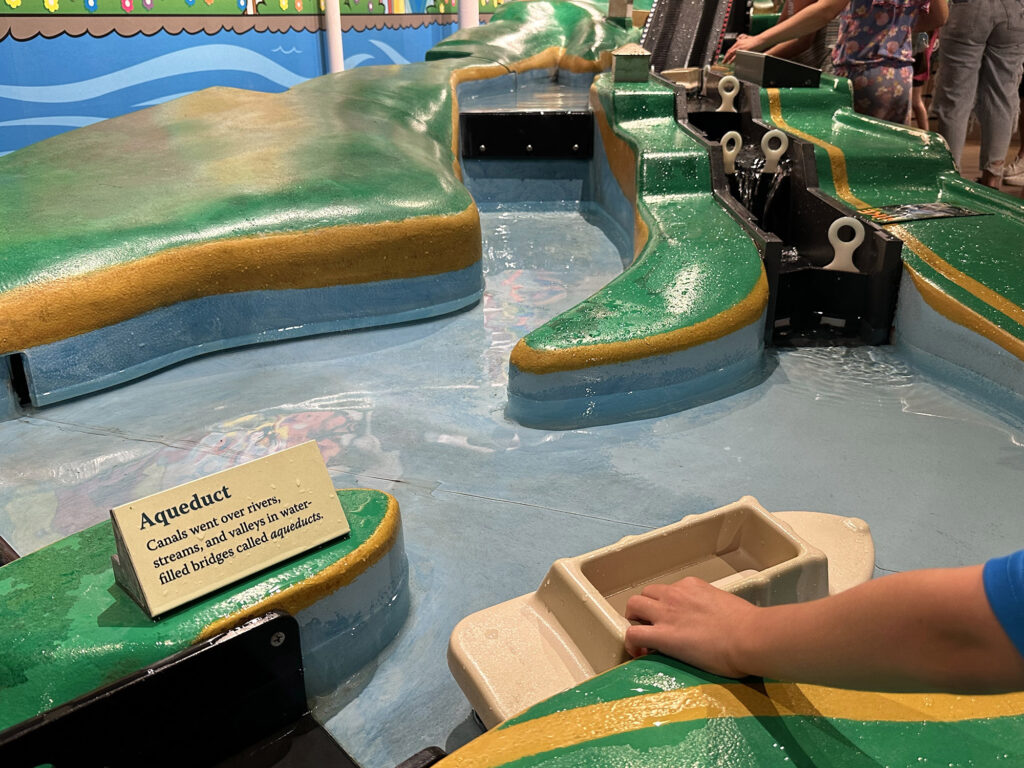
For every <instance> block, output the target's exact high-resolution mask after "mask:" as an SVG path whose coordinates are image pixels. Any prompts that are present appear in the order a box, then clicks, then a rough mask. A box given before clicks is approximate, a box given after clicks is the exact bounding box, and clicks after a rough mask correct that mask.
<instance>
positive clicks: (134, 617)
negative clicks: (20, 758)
mask: <svg viewBox="0 0 1024 768" xmlns="http://www.w3.org/2000/svg"><path fill="white" fill-rule="evenodd" d="M338 498H339V500H340V501H341V504H342V509H344V510H345V516H346V517H347V518H348V521H349V524H350V526H351V529H352V530H351V533H350V534H349V536H348V537H346V538H344V539H340V540H338V541H336V542H334V543H331V544H328V545H327V546H325V547H323V548H321V549H318V550H315V551H313V552H311V553H309V554H306V555H303V556H301V557H299V558H297V559H295V560H292V561H289V562H286V563H283V564H281V565H278V566H275V567H273V568H270V569H268V570H267V571H264V572H263V573H260V574H257V575H256V576H253V577H250V578H247V579H245V580H243V581H241V582H239V583H237V584H234V585H232V586H230V587H228V588H226V589H223V590H221V591H220V592H217V593H215V594H213V595H211V596H210V597H207V598H204V599H201V600H199V601H197V602H195V603H192V604H191V605H189V606H187V607H185V608H183V609H181V610H179V611H176V612H173V613H171V614H170V615H168V616H166V617H164V618H161V619H159V620H157V621H154V620H152V619H150V618H149V617H148V616H147V615H146V614H145V613H144V612H143V611H142V609H141V608H140V607H139V606H138V605H136V604H135V603H134V602H133V601H132V599H131V598H130V597H129V596H128V594H127V593H126V592H124V590H122V589H121V588H120V587H119V586H118V585H117V584H116V583H115V582H114V573H113V571H112V569H111V567H110V556H111V555H113V554H114V551H115V549H114V535H113V530H112V528H111V524H110V522H109V521H108V522H105V523H100V524H99V525H95V526H93V527H92V528H87V529H86V530H84V531H82V532H81V533H76V534H74V535H73V536H69V537H67V538H66V539H61V540H60V541H57V542H55V543H54V544H51V545H50V546H48V547H44V548H43V549H41V550H39V551H38V552H33V553H32V554H29V555H26V556H24V557H22V558H19V559H18V560H15V561H14V562H13V563H8V564H7V565H5V566H3V568H0V601H2V604H3V616H4V620H3V622H0V648H3V649H4V651H3V654H2V656H0V690H2V691H3V695H2V696H0V731H2V730H4V729H6V728H9V727H11V726H14V725H17V724H18V723H20V722H22V721H23V720H26V719H28V718H31V717H34V716H35V715H37V714H40V713H42V712H45V711H46V710H48V709H50V708H51V707H54V706H57V705H58V704H63V703H65V702H67V701H70V700H71V699H73V698H75V697H77V696H81V695H83V694H85V693H88V692H89V691H91V690H93V689H94V688H97V687H99V686H102V685H105V684H108V683H111V682H114V681H116V680H119V679H120V678H122V677H124V676H126V675H128V674H131V673H132V672H136V671H138V670H140V669H143V668H145V667H146V666H147V665H149V664H153V663H155V662H157V661H160V660H161V659H164V658H166V657H168V656H170V655H172V654H174V653H176V652H178V651H180V650H182V649H184V648H187V647H188V646H190V645H192V644H193V643H196V642H198V641H199V640H201V639H204V638H205V637H207V636H209V633H210V632H211V631H217V629H218V628H219V629H220V631H223V630H226V629H228V628H229V626H225V621H224V620H225V619H228V622H227V624H229V625H231V626H237V625H238V624H241V623H242V622H244V621H245V620H247V619H250V618H253V617H254V616H260V615H263V614H264V613H266V612H268V611H270V610H273V609H274V608H289V607H290V608H292V609H293V610H294V609H295V607H296V606H295V605H292V603H293V602H294V603H296V604H297V605H298V606H301V605H302V604H303V603H305V602H308V600H309V595H308V594H306V595H303V594H302V593H303V592H304V591H305V590H306V589H307V588H309V589H312V590H313V592H314V594H315V593H316V592H317V590H319V589H321V587H320V585H319V584H318V583H317V582H318V579H321V578H323V575H324V574H325V573H329V572H330V571H331V570H332V569H335V570H337V571H338V572H339V576H340V581H342V582H343V581H344V580H346V579H347V580H349V581H350V580H352V579H354V578H355V577H356V576H358V575H359V574H360V573H361V572H363V571H364V570H365V569H366V568H368V567H369V566H370V565H372V564H373V562H374V561H375V559H376V558H379V557H380V556H382V554H383V553H384V551H386V549H387V548H389V547H390V546H391V545H392V544H393V543H394V542H395V540H396V537H397V536H398V519H397V518H398V510H397V506H396V505H394V499H393V498H392V497H390V496H389V495H388V494H386V493H383V492H381V491H370V490H345V491H339V492H338ZM375 537H376V538H375ZM368 542H369V546H368ZM361 548H362V549H361ZM368 549H370V550H373V551H372V552H370V551H367V550H368ZM402 557H403V558H404V554H403V555H402ZM332 586H333V589H337V588H339V587H340V586H341V584H340V583H339V582H338V580H335V582H334V583H333V585H332ZM329 591H333V590H332V589H328V593H329ZM290 593H294V596H292V594H290Z"/></svg>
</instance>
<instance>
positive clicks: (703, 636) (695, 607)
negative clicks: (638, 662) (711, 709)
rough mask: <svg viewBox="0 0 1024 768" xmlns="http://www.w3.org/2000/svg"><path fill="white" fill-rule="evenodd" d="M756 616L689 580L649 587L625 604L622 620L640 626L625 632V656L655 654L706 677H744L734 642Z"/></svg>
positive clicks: (705, 585) (735, 599)
mask: <svg viewBox="0 0 1024 768" xmlns="http://www.w3.org/2000/svg"><path fill="white" fill-rule="evenodd" d="M757 610H758V609H757V608H756V607H754V606H753V605H751V604H750V603H748V602H747V601H746V600H744V599H743V598H741V597H736V596H735V595H731V594H729V593H728V592H723V591H722V590H720V589H717V588H716V587H713V586H711V585H710V584H708V583H707V582H706V581H702V580H700V579H696V578H693V577H690V578H685V579H683V580H681V581H677V582H676V583H675V584H652V585H650V586H647V587H644V590H643V592H642V593H641V594H639V595H634V596H633V597H631V598H629V601H628V602H627V603H626V618H627V619H629V620H630V621H640V622H643V623H642V624H637V625H634V626H632V627H630V628H629V629H627V630H626V650H627V651H628V652H629V653H630V654H631V655H633V656H640V655H642V654H644V653H648V652H650V651H659V652H661V653H664V654H666V655H668V656H674V657H675V658H677V659H681V660H682V661H685V662H687V663H688V664H692V665H694V666H696V667H700V668H701V669H705V670H707V671H708V672H713V673H715V674H718V675H723V676H725V677H743V676H744V675H745V674H746V673H745V672H744V671H743V670H742V669H741V668H740V667H739V666H738V665H737V664H736V661H735V654H734V649H735V640H736V639H737V638H742V637H743V636H744V633H745V632H747V629H746V628H745V627H746V623H747V619H748V617H750V616H751V615H752V614H753V612H756V611H757Z"/></svg>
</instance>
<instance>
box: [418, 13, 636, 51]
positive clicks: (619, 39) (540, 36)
mask: <svg viewBox="0 0 1024 768" xmlns="http://www.w3.org/2000/svg"><path fill="white" fill-rule="evenodd" d="M607 8H608V5H607V3H596V2H588V0H572V2H514V3H506V4H505V5H502V6H501V7H500V8H499V9H498V11H497V12H496V13H495V14H494V16H492V17H491V20H490V21H489V22H488V23H487V24H485V25H484V26H482V27H477V28H474V29H470V30H463V31H460V32H456V33H455V34H454V35H452V36H451V37H448V38H446V39H444V40H442V41H441V42H440V43H438V44H437V45H435V46H434V47H433V48H431V49H430V50H429V51H428V52H427V56H426V58H427V61H428V62H429V61H433V60H437V59H445V58H449V57H455V58H458V57H463V56H474V57H477V58H481V59H486V60H488V61H492V62H495V63H499V64H505V65H511V64H513V63H515V62H518V61H522V60H523V59H526V58H528V57H530V56H534V55H536V54H538V53H540V52H541V51H544V50H546V49H548V48H560V49H563V50H564V51H565V53H566V54H567V55H569V56H577V57H580V58H582V59H587V60H592V61H596V60H597V59H598V57H599V56H600V53H601V52H602V51H612V50H614V49H615V48H618V47H619V46H620V45H623V44H625V43H627V42H633V41H636V40H639V38H640V30H639V29H634V30H626V29H623V28H622V27H620V26H618V25H616V24H613V23H609V22H608V21H607V20H606V19H605V13H606V11H607Z"/></svg>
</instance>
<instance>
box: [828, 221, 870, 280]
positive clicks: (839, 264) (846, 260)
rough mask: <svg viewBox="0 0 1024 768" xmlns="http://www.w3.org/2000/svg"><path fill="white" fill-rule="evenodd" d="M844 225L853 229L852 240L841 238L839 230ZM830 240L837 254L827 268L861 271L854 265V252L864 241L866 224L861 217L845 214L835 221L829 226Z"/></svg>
mask: <svg viewBox="0 0 1024 768" xmlns="http://www.w3.org/2000/svg"><path fill="white" fill-rule="evenodd" d="M843 227H849V228H850V229H852V230H853V237H852V238H851V239H850V240H840V239H839V230H841V229H842V228H843ZM828 242H829V243H830V244H831V246H832V251H833V253H834V254H835V256H833V258H832V261H831V262H829V264H828V265H827V266H826V267H825V269H834V270H836V271H838V272H860V270H859V269H857V267H855V266H854V265H853V252H854V251H856V250H857V247H858V246H859V245H860V244H861V243H863V242H864V225H863V224H862V223H861V222H860V220H859V219H854V218H852V217H850V216H843V217H842V218H840V219H836V220H835V221H833V222H832V226H831V227H829V228H828Z"/></svg>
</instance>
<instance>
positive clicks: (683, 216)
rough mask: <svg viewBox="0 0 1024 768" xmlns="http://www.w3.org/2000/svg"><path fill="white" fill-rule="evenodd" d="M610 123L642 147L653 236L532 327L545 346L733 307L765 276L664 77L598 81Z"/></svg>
mask: <svg viewBox="0 0 1024 768" xmlns="http://www.w3.org/2000/svg"><path fill="white" fill-rule="evenodd" d="M595 89H596V93H597V95H598V98H599V99H600V102H601V105H602V107H603V109H604V111H605V113H606V114H607V115H608V120H609V123H610V124H611V125H612V126H614V130H615V132H616V134H617V135H619V136H620V137H622V138H623V139H625V140H626V141H627V142H628V143H629V145H630V146H631V147H632V148H633V149H634V150H635V151H636V154H637V157H638V166H639V167H638V170H637V190H638V191H637V197H638V199H639V203H638V204H639V208H640V213H641V215H642V216H643V218H644V220H645V221H646V222H647V225H648V227H649V230H650V239H649V241H648V244H647V246H646V247H645V248H644V250H643V251H642V252H641V254H640V256H639V257H638V258H637V260H636V261H635V262H634V263H633V264H632V265H631V266H630V267H629V268H628V269H627V270H626V271H625V272H624V273H623V274H622V275H621V276H620V277H618V278H616V279H615V280H613V281H612V282H611V283H609V284H608V285H607V286H606V287H604V288H603V289H601V290H600V291H599V292H597V293H596V294H595V295H594V296H593V297H591V298H590V299H587V300H586V301H584V302H582V303H580V304H579V305H577V306H576V307H574V308H573V309H570V310H569V311H568V312H565V313H563V314H561V315H559V316H558V317H556V318H554V319H553V320H551V321H550V322H549V323H547V324H545V325H544V326H542V327H540V328H538V329H537V330H535V331H533V332H531V333H530V334H529V335H528V336H527V337H526V344H527V345H528V346H529V347H531V348H533V349H536V350H554V349H571V348H574V347H578V346H581V345H589V344H601V343H609V342H623V341H626V342H633V341H642V340H643V339H645V338H648V337H651V336H655V335H658V334H663V333H668V332H671V331H675V330H680V329H685V328H689V327H691V326H693V325H695V324H696V323H699V322H701V321H704V320H708V319H710V318H713V317H715V316H717V315H719V314H721V313H723V312H726V311H729V310H731V309H733V308H734V307H735V306H736V305H737V304H738V303H739V302H740V301H742V300H743V299H745V298H746V297H748V296H749V295H750V294H751V292H752V291H753V290H754V288H755V286H756V285H757V283H758V281H759V280H760V278H761V273H762V267H761V260H760V257H759V256H758V253H757V249H756V248H755V246H754V244H753V242H752V241H751V240H750V239H749V238H748V237H747V235H746V234H745V233H744V231H743V230H742V229H741V228H740V226H739V225H738V224H737V223H736V222H735V221H734V220H733V219H732V218H731V217H730V216H729V215H728V214H727V213H726V212H725V210H724V209H723V208H722V207H721V206H720V205H719V204H718V203H717V202H715V200H714V198H713V197H712V194H711V169H710V164H709V160H708V156H707V152H706V150H705V149H704V148H703V147H702V146H701V145H700V144H699V143H698V142H697V141H696V140H695V139H694V138H692V137H691V136H689V135H688V134H687V133H685V132H684V131H683V130H682V129H681V128H679V127H678V126H677V125H676V123H675V118H674V116H673V112H672V104H673V102H672V92H671V90H670V89H668V88H666V87H663V86H661V85H658V84H655V83H625V84H618V85H615V84H613V82H612V80H611V77H610V76H608V75H603V76H601V77H600V78H599V79H598V80H597V83H596V86H595Z"/></svg>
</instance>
